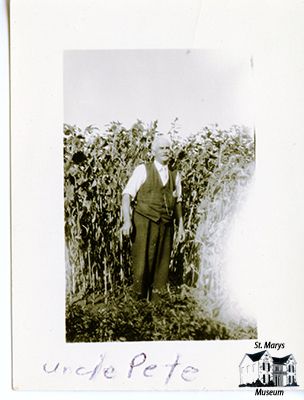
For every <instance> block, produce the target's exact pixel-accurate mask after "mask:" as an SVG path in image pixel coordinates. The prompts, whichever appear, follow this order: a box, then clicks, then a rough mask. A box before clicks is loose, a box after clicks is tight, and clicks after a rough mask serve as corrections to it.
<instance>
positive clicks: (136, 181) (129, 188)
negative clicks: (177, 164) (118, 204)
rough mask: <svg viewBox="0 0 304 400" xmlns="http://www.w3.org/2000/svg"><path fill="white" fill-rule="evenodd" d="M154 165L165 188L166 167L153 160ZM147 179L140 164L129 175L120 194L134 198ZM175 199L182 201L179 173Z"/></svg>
mask: <svg viewBox="0 0 304 400" xmlns="http://www.w3.org/2000/svg"><path fill="white" fill-rule="evenodd" d="M154 165H155V167H156V170H157V172H158V173H159V176H160V179H161V181H162V183H163V185H164V186H165V185H166V183H167V182H168V179H169V170H168V166H167V165H162V164H160V163H159V162H158V161H156V160H154ZM146 179H147V171H146V166H145V164H140V165H138V167H136V168H135V170H134V172H133V174H132V175H131V177H130V179H129V181H128V183H127V185H126V187H125V189H124V191H123V192H122V194H123V195H124V194H129V195H130V196H131V197H132V198H133V199H134V198H135V196H136V194H137V192H138V190H139V188H140V187H141V186H142V185H143V183H145V181H146ZM175 186H176V193H175V195H176V197H177V201H181V200H182V185H181V176H180V173H179V172H177V174H176V180H175Z"/></svg>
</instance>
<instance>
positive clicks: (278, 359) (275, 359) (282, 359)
mask: <svg viewBox="0 0 304 400" xmlns="http://www.w3.org/2000/svg"><path fill="white" fill-rule="evenodd" d="M290 356H291V354H288V356H285V357H272V359H273V362H274V363H275V364H285V363H286V362H287V361H288V360H289V357H290Z"/></svg>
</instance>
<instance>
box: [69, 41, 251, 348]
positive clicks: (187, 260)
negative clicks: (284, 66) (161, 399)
mask: <svg viewBox="0 0 304 400" xmlns="http://www.w3.org/2000/svg"><path fill="white" fill-rule="evenodd" d="M254 171H255V130H254V110H253V59H252V57H250V56H249V55H247V56H246V55H243V56H240V55H239V54H234V53H233V52H231V53H229V52H223V51H222V52H220V51H215V50H191V49H185V50H172V49H168V50H107V51H103V50H93V51H90V50H87V51H86V50H83V51H81V50H80V51H65V53H64V196H65V197H64V213H65V221H64V226H65V248H66V253H65V254H66V255H65V257H66V340H67V342H105V341H111V342H112V341H150V340H156V341H161V340H162V341H163V340H222V339H226V340H227V339H234V340H238V339H253V338H256V337H257V326H256V321H255V319H254V317H253V316H252V315H250V309H246V305H248V306H249V304H248V303H249V302H248V299H247V298H246V296H245V295H243V297H242V291H241V290H240V288H239V287H237V289H238V296H237V297H235V294H236V290H235V289H236V286H239V285H244V284H245V283H246V282H245V281H246V279H243V276H242V272H239V271H236V270H235V266H233V265H231V264H232V262H231V261H230V259H229V257H227V254H226V253H227V251H226V249H227V245H228V244H229V240H230V235H231V225H232V224H233V223H235V224H237V223H238V222H237V221H235V217H236V215H238V211H239V208H240V207H241V206H242V204H243V203H244V202H246V201H247V200H248V196H250V193H249V188H250V186H251V184H252V180H253V176H254ZM235 250H236V249H235ZM243 269H244V268H243ZM245 270H246V267H245ZM247 272H248V271H247ZM243 273H244V272H243ZM235 275H236V276H235ZM249 279H250V272H249V276H247V280H249ZM246 302H247V304H246Z"/></svg>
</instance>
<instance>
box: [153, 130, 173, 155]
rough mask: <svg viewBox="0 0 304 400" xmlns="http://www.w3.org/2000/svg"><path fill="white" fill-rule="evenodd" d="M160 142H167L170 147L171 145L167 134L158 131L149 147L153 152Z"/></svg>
mask: <svg viewBox="0 0 304 400" xmlns="http://www.w3.org/2000/svg"><path fill="white" fill-rule="evenodd" d="M160 142H167V143H168V144H169V146H170V147H171V146H172V141H171V139H170V137H169V136H168V135H165V134H162V133H158V134H157V135H155V137H154V139H153V142H152V146H151V148H152V151H153V152H154V151H155V149H156V147H157V146H158V145H159V143H160Z"/></svg>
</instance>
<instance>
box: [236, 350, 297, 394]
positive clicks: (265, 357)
mask: <svg viewBox="0 0 304 400" xmlns="http://www.w3.org/2000/svg"><path fill="white" fill-rule="evenodd" d="M296 364H297V363H296V360H295V358H294V356H293V355H292V354H289V355H287V356H285V357H281V358H279V357H272V356H271V355H270V354H269V352H268V351H267V350H264V351H259V352H258V353H253V354H249V353H246V354H245V355H244V357H243V359H242V361H241V363H240V365H239V369H240V386H253V385H254V384H256V385H257V386H258V385H261V386H264V385H265V386H296V385H297V379H296Z"/></svg>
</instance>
